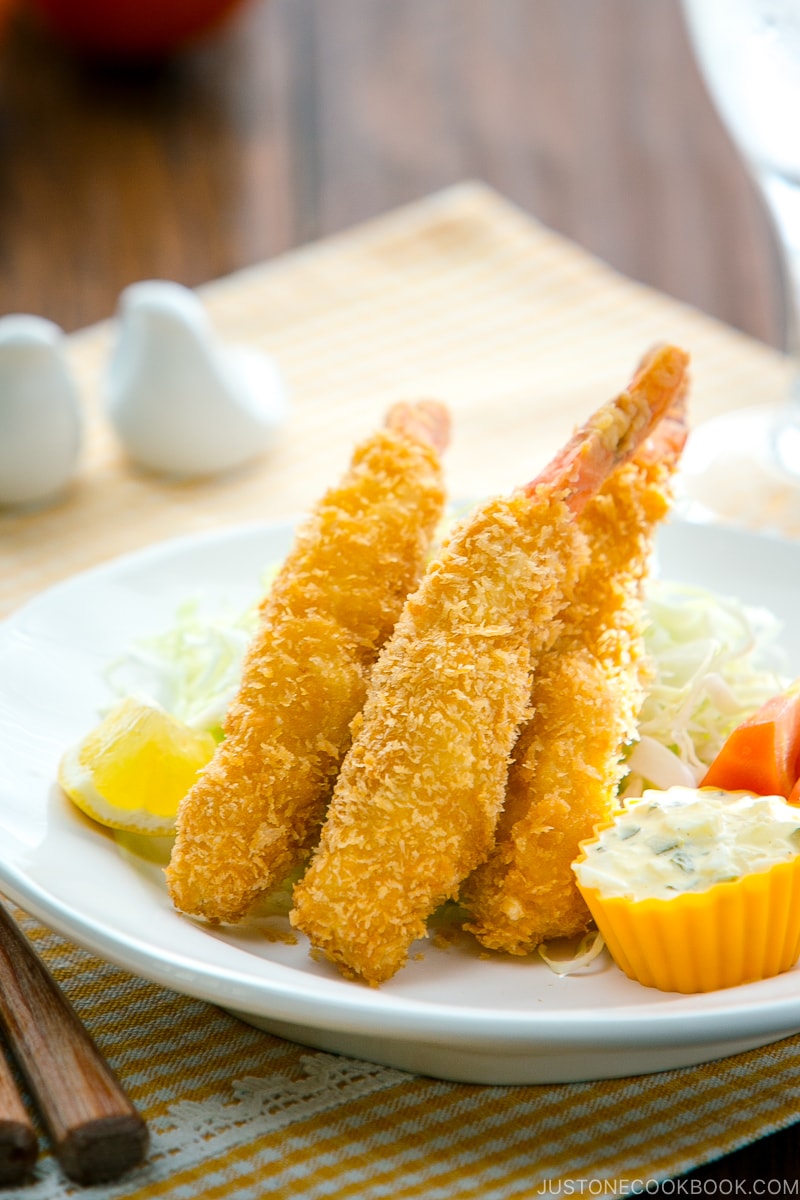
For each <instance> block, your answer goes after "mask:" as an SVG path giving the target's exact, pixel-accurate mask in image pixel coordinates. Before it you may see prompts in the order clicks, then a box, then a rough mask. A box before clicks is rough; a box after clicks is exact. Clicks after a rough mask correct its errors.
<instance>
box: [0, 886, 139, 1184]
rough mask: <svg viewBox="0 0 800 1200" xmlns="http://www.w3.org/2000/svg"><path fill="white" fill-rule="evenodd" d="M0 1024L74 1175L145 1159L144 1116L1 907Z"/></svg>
mask: <svg viewBox="0 0 800 1200" xmlns="http://www.w3.org/2000/svg"><path fill="white" fill-rule="evenodd" d="M0 1026H2V1029H3V1032H4V1033H5V1036H6V1038H7V1040H8V1043H9V1046H10V1048H11V1050H12V1053H13V1054H14V1057H15V1058H16V1060H17V1063H18V1065H19V1068H20V1070H21V1071H22V1073H23V1075H24V1076H25V1078H26V1080H27V1082H28V1086H29V1088H30V1090H31V1092H32V1094H33V1097H34V1099H35V1101H36V1104H37V1106H38V1108H39V1112H40V1115H41V1117H42V1120H43V1122H44V1124H45V1126H46V1128H47V1132H48V1134H49V1135H50V1140H51V1142H52V1146H53V1152H54V1153H55V1155H56V1157H57V1158H58V1160H59V1162H60V1163H61V1166H62V1168H63V1169H64V1171H65V1173H66V1174H67V1175H68V1176H69V1177H70V1179H73V1180H75V1182H76V1183H82V1184H90V1183H101V1182H103V1181H107V1180H111V1179H115V1178H116V1177H117V1176H118V1175H121V1174H123V1172H125V1171H127V1170H129V1169H130V1168H131V1167H134V1166H135V1165H136V1164H137V1163H139V1162H140V1161H141V1160H142V1158H143V1156H144V1154H145V1151H146V1149H147V1143H148V1133H147V1126H146V1124H145V1122H144V1120H143V1119H142V1117H141V1116H140V1115H139V1113H138V1112H137V1111H136V1109H135V1108H134V1106H133V1104H132V1103H131V1101H130V1100H129V1099H128V1096H127V1095H126V1094H125V1092H124V1090H123V1088H122V1086H121V1084H120V1083H119V1081H118V1079H117V1077H116V1076H115V1075H114V1073H113V1071H112V1070H111V1068H110V1066H109V1065H108V1063H107V1062H106V1060H105V1059H104V1058H103V1056H102V1055H101V1053H100V1051H99V1050H98V1048H97V1046H96V1045H95V1044H94V1042H93V1041H92V1039H91V1038H90V1036H89V1034H88V1033H87V1031H86V1029H85V1028H84V1026H83V1025H82V1024H81V1022H80V1020H79V1018H78V1016H77V1014H76V1013H75V1010H74V1009H73V1008H72V1005H71V1004H70V1003H69V1001H68V1000H67V998H66V996H65V995H64V993H63V992H62V991H61V989H60V988H59V986H58V984H57V983H56V982H55V980H54V979H53V977H52V975H51V974H50V972H49V971H48V970H47V968H46V967H45V965H44V963H42V962H41V961H40V959H39V958H38V957H37V955H36V954H35V953H34V950H33V948H32V947H31V945H30V943H29V942H28V940H27V938H25V936H24V935H23V934H22V933H21V932H20V930H19V929H18V928H17V926H16V924H15V923H14V921H13V920H12V918H11V917H10V915H9V914H8V912H7V911H6V909H5V907H4V906H3V905H2V904H0ZM12 1082H13V1080H12Z"/></svg>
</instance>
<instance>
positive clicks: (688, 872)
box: [573, 787, 800, 900]
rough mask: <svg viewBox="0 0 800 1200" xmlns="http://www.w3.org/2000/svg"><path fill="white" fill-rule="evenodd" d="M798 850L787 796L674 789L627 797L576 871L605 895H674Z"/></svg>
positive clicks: (799, 818) (797, 819)
mask: <svg viewBox="0 0 800 1200" xmlns="http://www.w3.org/2000/svg"><path fill="white" fill-rule="evenodd" d="M799 853H800V809H798V808H796V807H795V806H794V805H791V804H787V803H786V801H785V800H784V799H783V797H781V796H752V795H750V794H749V793H746V792H722V791H717V790H716V789H713V788H688V787H672V788H669V789H668V790H667V791H664V792H659V791H646V792H645V793H644V795H643V796H641V797H640V798H639V799H637V800H634V801H631V802H629V804H628V806H627V808H626V809H625V811H624V812H622V813H619V814H617V816H616V818H615V820H614V823H613V825H611V826H609V828H607V829H605V830H603V831H602V833H600V835H599V836H598V838H597V839H596V840H595V841H593V842H591V843H589V844H588V845H586V846H585V848H584V857H583V858H582V859H581V860H579V861H578V862H577V863H575V864H574V867H573V869H574V871H575V873H576V875H577V877H578V880H579V882H580V884H581V886H582V887H589V888H597V889H598V890H599V891H600V892H602V894H603V895H604V896H628V897H631V898H632V899H634V900H645V899H649V898H660V899H669V898H670V897H675V896H677V895H680V894H681V893H682V892H690V891H703V890H704V889H705V888H709V887H711V886H712V884H715V883H721V882H723V881H724V880H729V879H738V878H740V877H741V876H742V875H749V874H751V873H752V872H755V871H763V870H766V869H767V868H768V867H771V866H773V865H774V864H775V863H777V862H781V861H782V860H784V859H790V858H794V857H795V855H797V854H799Z"/></svg>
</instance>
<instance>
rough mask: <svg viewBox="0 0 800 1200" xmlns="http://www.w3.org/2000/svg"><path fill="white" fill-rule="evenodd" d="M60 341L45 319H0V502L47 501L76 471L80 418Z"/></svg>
mask: <svg viewBox="0 0 800 1200" xmlns="http://www.w3.org/2000/svg"><path fill="white" fill-rule="evenodd" d="M63 341H64V334H63V331H62V330H61V328H60V327H59V326H58V325H56V324H54V323H53V322H52V321H47V320H45V318H44V317H36V316H32V315H30V314H27V313H12V314H10V315H9V316H5V317H0V505H15V506H16V505H20V506H30V507H34V506H37V505H42V504H47V503H51V502H53V501H55V500H57V499H58V498H59V496H60V495H61V493H62V492H63V491H64V489H65V488H66V486H67V484H68V483H69V481H70V480H71V479H72V477H73V475H74V473H75V468H76V466H77V462H78V457H79V453H80V444H81V432H82V420H81V413H80V405H79V400H78V393H77V388H76V386H75V383H74V381H73V378H72V375H71V373H70V370H69V367H68V365H67V361H66V356H65V354H64V346H63Z"/></svg>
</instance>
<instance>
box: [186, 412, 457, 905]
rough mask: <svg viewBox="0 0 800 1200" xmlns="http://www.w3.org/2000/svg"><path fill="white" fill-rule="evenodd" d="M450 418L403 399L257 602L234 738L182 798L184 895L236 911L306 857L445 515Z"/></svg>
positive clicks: (230, 733) (229, 724)
mask: <svg viewBox="0 0 800 1200" xmlns="http://www.w3.org/2000/svg"><path fill="white" fill-rule="evenodd" d="M448 437H449V417H448V414H447V411H446V410H445V408H444V407H443V406H442V405H440V404H438V403H436V402H434V401H421V402H419V403H418V404H415V405H411V404H399V405H395V406H394V407H393V408H392V409H391V410H390V412H389V414H388V416H387V421H386V428H385V429H383V430H381V431H379V432H378V433H376V434H375V435H374V436H372V437H370V438H368V439H367V440H366V441H365V442H363V443H362V444H361V445H360V446H359V447H358V448H357V449H356V451H355V453H354V455H353V458H352V461H351V464H350V467H349V470H348V471H347V473H346V474H345V476H344V478H343V480H342V481H341V483H340V484H339V485H338V486H337V487H334V488H332V489H331V490H330V491H329V492H328V493H327V494H326V495H325V496H324V498H323V499H322V500H321V502H320V503H319V504H318V505H317V507H316V508H315V509H314V511H313V513H312V514H311V516H310V518H309V519H308V520H307V521H306V523H305V524H304V525H303V527H302V528H301V529H300V531H299V532H298V535H297V538H296V540H295V544H294V547H293V549H292V551H291V553H290V554H289V555H288V557H287V558H286V560H285V562H284V563H283V566H282V567H281V569H280V571H279V573H278V576H277V578H276V580H275V582H274V583H273V585H272V588H271V589H270V591H269V593H268V595H267V596H266V597H265V598H264V600H263V602H262V604H261V609H260V622H259V629H258V631H257V633H256V635H255V637H254V639H253V641H252V644H251V645H250V647H249V649H248V653H247V655H246V659H245V663H244V669H243V678H242V682H241V686H240V689H239V692H238V695H237V696H236V699H235V700H234V702H233V704H232V705H231V707H230V709H229V711H228V714H227V717H226V720H225V738H224V740H223V741H222V742H221V743H220V745H219V747H218V749H217V752H216V754H215V755H214V757H213V759H212V761H211V762H210V764H209V765H208V767H207V768H206V769H205V771H204V772H203V774H202V775H201V777H200V778H199V780H198V782H197V783H196V784H195V785H194V787H193V788H192V789H191V791H190V792H189V793H188V795H187V796H186V797H185V798H184V800H183V801H182V803H181V806H180V809H179V812H178V819H177V837H176V840H175V845H174V848H173V851H172V858H171V861H170V864H169V867H168V868H167V872H166V875H167V881H168V885H169V890H170V894H171V896H172V899H173V902H174V904H175V906H176V907H177V908H178V909H180V910H182V911H183V912H186V913H191V914H194V915H197V916H203V917H205V918H207V919H208V920H210V921H213V922H220V921H224V922H235V921H237V920H239V919H241V917H243V916H244V915H245V914H246V913H247V912H248V911H249V910H250V909H251V908H252V906H253V904H254V902H255V901H256V900H257V899H258V897H259V896H260V895H261V894H262V893H264V892H266V891H268V890H270V889H271V888H273V887H274V886H275V885H276V884H280V883H281V882H282V881H283V880H284V879H285V877H286V876H287V874H288V873H289V872H290V871H291V870H292V869H293V868H295V867H296V866H297V865H298V864H300V863H302V862H303V860H304V858H305V857H306V856H307V854H308V851H309V849H310V847H311V846H312V844H313V842H314V840H315V838H316V836H317V834H318V831H319V827H320V825H321V822H322V818H323V816H324V812H325V807H326V804H327V802H328V799H329V797H330V792H331V789H332V787H333V782H334V780H335V778H336V774H337V772H338V770H339V765H340V763H341V761H342V758H343V757H344V754H345V752H346V750H347V748H348V746H349V745H350V722H351V720H352V719H353V717H354V716H355V715H356V713H357V712H358V711H359V709H360V708H361V705H362V704H363V702H364V698H365V696H366V687H367V679H368V676H369V672H370V670H371V669H372V666H373V664H374V662H375V659H376V658H377V655H378V651H379V649H380V647H381V646H382V645H383V643H384V641H385V640H386V638H387V637H388V636H389V634H390V633H391V632H392V629H393V627H394V624H395V621H396V620H397V617H398V616H399V614H400V611H401V608H402V605H403V602H404V600H405V598H406V595H407V594H408V592H409V591H410V590H411V589H412V588H413V587H415V586H416V584H417V582H418V580H419V578H420V576H421V574H422V572H423V569H424V566H425V563H426V560H427V557H428V555H429V553H430V548H431V542H432V538H433V535H434V532H435V530H436V527H437V525H438V523H439V520H440V518H441V516H442V512H443V506H444V491H443V486H442V478H441V464H440V458H439V456H440V452H441V451H442V450H443V449H444V447H445V445H446V443H447V440H448Z"/></svg>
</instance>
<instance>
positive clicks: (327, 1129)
mask: <svg viewBox="0 0 800 1200" xmlns="http://www.w3.org/2000/svg"><path fill="white" fill-rule="evenodd" d="M17 917H18V918H19V919H20V923H21V924H22V926H23V928H24V929H25V930H26V932H27V933H28V935H29V936H30V938H31V940H32V942H33V944H34V946H35V948H36V950H37V951H38V953H39V954H40V955H41V956H42V957H43V958H44V960H45V961H46V962H47V964H48V966H49V967H50V969H51V970H52V971H53V973H54V974H55V976H56V978H57V979H58V980H59V982H60V983H61V985H62V987H63V988H64V991H65V992H66V993H67V995H68V996H69V997H70V999H71V1001H72V1003H73V1005H74V1006H75V1008H76V1010H77V1012H78V1013H79V1015H80V1016H81V1017H82V1019H83V1021H84V1022H85V1024H86V1026H87V1027H88V1028H89V1029H90V1030H91V1032H92V1035H93V1036H94V1038H95V1039H96V1041H97V1042H98V1044H99V1045H100V1047H101V1048H102V1050H103V1051H104V1053H105V1054H106V1056H107V1057H108V1059H109V1061H110V1062H111V1064H112V1066H113V1067H114V1069H115V1070H116V1071H117V1073H118V1074H119V1076H120V1077H121V1078H122V1080H123V1081H124V1083H125V1085H126V1087H127V1089H128V1091H129V1093H130V1095H131V1098H132V1099H133V1100H134V1102H135V1103H136V1104H137V1106H138V1107H139V1108H140V1111H141V1112H142V1113H143V1114H144V1116H145V1117H146V1118H147V1121H148V1124H149V1128H150V1135H151V1149H150V1154H149V1156H148V1161H147V1163H146V1164H145V1165H144V1166H143V1167H141V1168H138V1169H137V1170H135V1171H133V1172H131V1173H130V1174H129V1175H128V1176H127V1177H125V1178H124V1179H122V1180H120V1181H119V1182H118V1183H116V1184H105V1185H103V1187H102V1189H100V1194H101V1195H102V1196H103V1197H108V1200H115V1198H117V1197H119V1198H121V1197H126V1198H129V1200H145V1198H147V1200H149V1198H151V1197H156V1196H157V1197H162V1198H163V1200H193V1198H195V1197H209V1198H210V1197H236V1198H237V1200H262V1197H264V1196H270V1197H275V1198H278V1200H280V1198H283V1197H290V1196H299V1197H302V1198H303V1200H323V1198H324V1200H330V1198H331V1197H334V1198H335V1200H383V1198H384V1197H386V1198H390V1197H391V1198H392V1200H412V1198H414V1200H501V1198H502V1200H510V1198H511V1197H515V1198H520V1200H522V1198H523V1197H524V1198H525V1200H528V1198H529V1197H536V1196H547V1195H556V1196H557V1195H576V1194H578V1192H579V1191H581V1192H583V1194H584V1195H587V1196H591V1195H605V1196H609V1195H617V1196H620V1195H629V1194H632V1193H635V1191H636V1190H637V1189H638V1190H639V1191H640V1192H643V1193H645V1192H652V1191H653V1190H655V1188H656V1187H657V1185H658V1182H659V1181H663V1180H666V1179H670V1178H672V1177H674V1176H675V1175H677V1174H680V1173H682V1172H684V1171H687V1170H689V1169H691V1168H692V1167H694V1166H696V1165H698V1164H699V1163H703V1162H707V1161H709V1160H711V1159H713V1158H715V1157H718V1156H719V1155H721V1154H725V1153H727V1152H728V1151H731V1150H733V1149H735V1148H736V1147H738V1146H741V1145H744V1144H746V1143H748V1142H750V1141H753V1140H754V1139H756V1138H758V1137H761V1136H763V1135H764V1134H766V1133H769V1132H772V1131H774V1130H776V1129H780V1128H782V1127H784V1126H786V1125H789V1124H791V1123H792V1122H793V1121H795V1120H796V1119H797V1111H798V1104H799V1103H800V1071H799V1070H798V1067H799V1066H800V1041H799V1040H798V1038H796V1037H793V1038H789V1039H786V1040H784V1041H781V1042H777V1043H776V1044H774V1045H772V1046H768V1047H767V1048H765V1049H761V1050H753V1051H749V1052H748V1053H745V1054H740V1055H737V1056H735V1057H732V1058H727V1059H722V1060H720V1061H718V1062H715V1063H709V1064H707V1065H704V1066H700V1067H694V1068H690V1069H683V1070H675V1071H662V1072H660V1073H658V1074H655V1075H643V1076H640V1077H636V1078H624V1079H614V1080H609V1081H606V1082H600V1083H569V1084H552V1085H536V1086H527V1087H518V1086H507V1087H491V1086H482V1085H477V1084H476V1085H470V1084H458V1083H446V1082H442V1081H440V1080H434V1079H427V1078H422V1077H419V1076H414V1075H408V1074H406V1073H405V1072H403V1071H397V1070H394V1069H392V1068H389V1067H381V1066H375V1065H373V1064H371V1063H366V1062H359V1061H356V1060H355V1059H350V1058H343V1057H340V1056H338V1055H332V1054H325V1053H321V1052H319V1051H314V1050H308V1049H304V1048H302V1047H298V1046H294V1045H292V1044H290V1043H288V1042H283V1041H281V1040H280V1039H279V1038H276V1037H273V1036H271V1035H270V1034H267V1033H262V1032H260V1031H257V1030H255V1029H252V1028H250V1027H249V1026H247V1025H244V1024H242V1023H241V1022H239V1021H237V1020H236V1019H235V1018H233V1017H231V1016H229V1015H228V1014H227V1013H224V1012H222V1011H220V1010H219V1009H216V1008H213V1007H211V1006H209V1005H207V1004H204V1003H202V1002H200V1001H197V1000H192V999H189V998H188V997H185V996H181V995H178V994H177V993H175V992H171V991H167V990H165V989H164V988H161V987H159V986H157V985H156V984H152V983H148V982H146V981H144V980H141V979H138V978H136V977H135V976H132V975H129V974H127V973H126V972H125V971H122V970H120V969H119V968H118V967H115V966H112V965H110V964H108V963H105V962H102V961H101V960H99V959H97V958H94V957H93V956H91V955H90V954H87V953H86V952H85V951H83V950H80V949H78V948H77V947H75V946H73V945H70V944H69V943H67V942H65V941H64V940H63V939H62V938H61V937H59V936H58V935H56V934H53V933H49V932H46V931H45V930H43V929H41V928H40V927H39V926H38V925H37V924H36V923H35V922H33V921H32V920H30V919H29V918H27V917H25V915H24V914H22V913H20V912H19V911H18V910H17ZM93 1191H97V1189H93ZM80 1192H81V1189H79V1188H77V1187H76V1186H75V1185H73V1184H70V1183H69V1182H68V1181H67V1180H65V1179H64V1177H63V1176H62V1175H61V1173H60V1172H59V1169H58V1166H57V1164H56V1163H55V1161H54V1160H53V1158H52V1157H51V1156H50V1155H49V1154H45V1155H44V1156H43V1157H42V1159H41V1160H40V1164H39V1166H38V1168H37V1172H36V1176H35V1178H34V1180H33V1181H32V1183H31V1184H30V1185H29V1186H27V1187H26V1188H25V1190H24V1196H25V1200H56V1198H58V1200H61V1198H62V1197H68V1196H74V1195H77V1194H79V1193H80ZM765 1194H766V1193H765ZM770 1194H771V1193H770Z"/></svg>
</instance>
